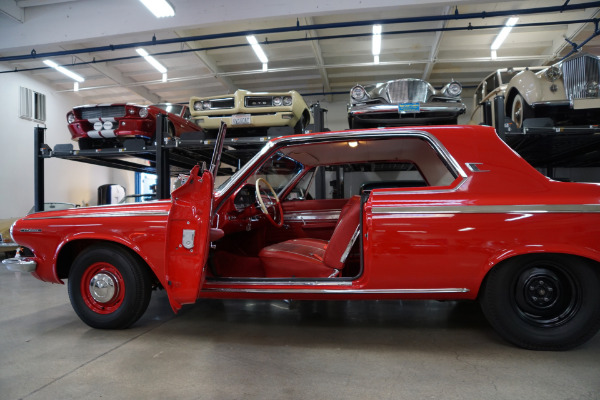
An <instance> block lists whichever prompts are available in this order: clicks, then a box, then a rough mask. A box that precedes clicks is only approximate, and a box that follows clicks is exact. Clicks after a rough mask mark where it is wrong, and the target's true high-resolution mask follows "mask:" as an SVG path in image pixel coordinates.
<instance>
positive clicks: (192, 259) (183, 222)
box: [165, 123, 227, 311]
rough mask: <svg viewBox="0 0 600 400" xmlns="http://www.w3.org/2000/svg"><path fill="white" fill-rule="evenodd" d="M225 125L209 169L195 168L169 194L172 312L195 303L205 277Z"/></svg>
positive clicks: (168, 264) (168, 265)
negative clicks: (215, 179) (215, 182)
mask: <svg viewBox="0 0 600 400" xmlns="http://www.w3.org/2000/svg"><path fill="white" fill-rule="evenodd" d="M226 131H227V125H225V124H224V123H221V128H220V129H219V134H218V136H217V141H216V143H215V149H214V152H213V157H212V160H211V163H210V166H209V167H208V168H206V164H205V163H203V164H202V166H200V165H196V166H195V167H194V168H193V169H192V171H191V172H190V177H189V178H188V180H187V181H186V182H185V183H184V184H183V185H181V186H180V187H179V188H177V189H176V190H174V191H173V193H171V202H172V206H171V211H170V212H169V219H168V222H167V232H166V233H167V238H166V247H165V276H166V280H167V287H166V290H167V292H168V293H169V301H170V302H171V306H172V307H173V309H174V310H175V311H177V310H179V309H180V308H181V305H182V304H189V303H194V302H195V301H196V299H197V296H198V292H199V290H200V288H201V287H202V284H203V282H204V277H205V270H206V260H207V258H208V252H209V246H210V242H211V241H213V240H216V238H218V236H219V232H217V231H215V230H212V229H211V226H210V225H211V222H210V221H211V220H212V207H213V193H214V178H215V176H216V175H217V170H218V168H219V164H220V161H221V152H222V151H223V142H224V139H225V133H226Z"/></svg>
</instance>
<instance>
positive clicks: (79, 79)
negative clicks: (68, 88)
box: [44, 60, 85, 82]
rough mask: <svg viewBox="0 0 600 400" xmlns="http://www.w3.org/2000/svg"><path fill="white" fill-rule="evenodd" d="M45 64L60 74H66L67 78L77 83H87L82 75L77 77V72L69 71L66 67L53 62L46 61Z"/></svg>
mask: <svg viewBox="0 0 600 400" xmlns="http://www.w3.org/2000/svg"><path fill="white" fill-rule="evenodd" d="M44 64H46V65H47V66H49V67H52V68H54V69H55V70H57V71H58V72H60V73H63V74H65V75H66V76H68V77H69V78H71V79H73V80H75V81H77V82H83V81H85V79H83V77H82V76H81V75H77V74H76V73H75V72H72V71H69V70H68V69H66V68H65V67H61V66H60V65H58V64H57V63H55V62H54V61H52V60H44Z"/></svg>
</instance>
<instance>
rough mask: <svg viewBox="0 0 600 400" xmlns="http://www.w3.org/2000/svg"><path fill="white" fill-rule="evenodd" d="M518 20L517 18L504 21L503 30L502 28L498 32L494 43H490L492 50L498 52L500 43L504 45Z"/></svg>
mask: <svg viewBox="0 0 600 400" xmlns="http://www.w3.org/2000/svg"><path fill="white" fill-rule="evenodd" d="M518 20H519V18H518V17H511V18H509V19H508V21H506V24H505V25H504V28H502V30H501V31H500V33H499V34H498V36H496V39H495V40H494V43H492V47H491V49H492V50H498V49H499V48H500V46H502V43H504V40H506V38H507V37H508V34H509V33H510V31H511V30H512V28H513V26H515V24H516V23H517V21H518Z"/></svg>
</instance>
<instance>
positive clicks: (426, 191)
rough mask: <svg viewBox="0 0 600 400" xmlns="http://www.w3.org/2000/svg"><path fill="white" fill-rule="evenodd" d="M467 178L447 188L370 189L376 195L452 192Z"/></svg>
mask: <svg viewBox="0 0 600 400" xmlns="http://www.w3.org/2000/svg"><path fill="white" fill-rule="evenodd" d="M482 172H486V171H482ZM467 180H468V178H467V177H462V179H461V180H460V182H459V183H458V184H457V185H456V186H453V187H448V188H447V189H438V188H437V186H425V187H424V188H423V189H421V190H403V191H397V190H394V191H387V190H386V191H385V192H382V191H372V192H371V193H373V194H377V195H378V196H389V195H398V194H439V193H452V192H456V191H458V189H460V187H461V186H462V185H463V184H464V183H465V182H466V181H467ZM429 187H432V188H436V189H431V190H430V189H428V188H429Z"/></svg>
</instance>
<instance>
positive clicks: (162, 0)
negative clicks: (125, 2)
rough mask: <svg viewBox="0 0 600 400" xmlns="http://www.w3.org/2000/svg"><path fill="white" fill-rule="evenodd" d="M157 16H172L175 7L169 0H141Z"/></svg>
mask: <svg viewBox="0 0 600 400" xmlns="http://www.w3.org/2000/svg"><path fill="white" fill-rule="evenodd" d="M140 1H141V2H142V4H143V5H145V6H146V8H147V9H148V10H150V12H151V13H152V14H154V16H155V17H156V18H163V17H172V16H174V15H175V9H174V8H173V6H172V5H171V3H169V2H168V1H167V0H140Z"/></svg>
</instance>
